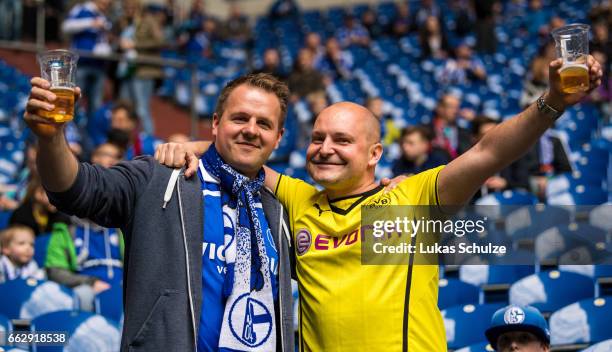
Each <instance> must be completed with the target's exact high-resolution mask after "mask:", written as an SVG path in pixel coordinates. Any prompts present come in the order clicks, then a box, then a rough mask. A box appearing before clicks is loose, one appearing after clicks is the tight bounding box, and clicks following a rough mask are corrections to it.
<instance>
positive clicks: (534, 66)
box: [519, 56, 548, 107]
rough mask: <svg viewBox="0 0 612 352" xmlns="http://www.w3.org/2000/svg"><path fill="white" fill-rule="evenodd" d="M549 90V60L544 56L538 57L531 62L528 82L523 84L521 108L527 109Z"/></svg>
mask: <svg viewBox="0 0 612 352" xmlns="http://www.w3.org/2000/svg"><path fill="white" fill-rule="evenodd" d="M546 88H548V60H547V59H546V58H544V57H542V56H536V57H535V58H534V59H533V61H531V65H530V71H529V73H528V74H527V80H526V81H525V82H524V83H523V92H522V93H521V98H520V100H519V103H520V105H521V107H527V106H528V105H529V104H531V103H533V102H534V101H536V99H538V98H539V97H540V96H541V95H542V94H544V92H545V91H546Z"/></svg>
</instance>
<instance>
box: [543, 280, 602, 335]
mask: <svg viewBox="0 0 612 352" xmlns="http://www.w3.org/2000/svg"><path fill="white" fill-rule="evenodd" d="M568 287H571V286H568ZM610 326H612V297H601V298H595V299H584V300H581V301H578V302H576V303H573V304H570V305H568V306H565V307H563V308H561V309H559V310H557V311H556V312H554V313H553V314H552V315H551V316H550V333H551V343H552V344H553V345H567V344H577V343H589V344H591V343H597V342H601V341H604V340H607V339H609V338H610V337H612V333H611V332H610V331H611V330H610Z"/></svg>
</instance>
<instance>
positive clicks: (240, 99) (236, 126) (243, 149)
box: [212, 84, 284, 178]
mask: <svg viewBox="0 0 612 352" xmlns="http://www.w3.org/2000/svg"><path fill="white" fill-rule="evenodd" d="M281 123H282V121H281V106H280V102H279V99H278V98H277V96H276V95H275V94H274V93H271V92H267V91H265V90H263V89H261V88H257V87H253V86H250V85H247V84H242V85H240V86H238V87H236V88H234V89H233V90H232V92H231V93H230V94H229V96H228V98H227V101H225V109H224V110H223V115H222V116H218V115H217V114H215V115H214V117H213V126H212V127H213V131H212V132H213V136H214V137H215V146H216V148H217V151H218V152H219V155H221V157H222V158H223V160H224V161H225V162H226V163H228V164H229V165H231V166H232V167H233V168H234V169H236V170H237V171H239V172H241V173H242V174H244V175H245V176H247V177H250V178H253V177H255V176H256V175H257V172H259V170H260V169H261V167H262V166H263V164H264V163H265V162H266V160H268V158H269V157H270V154H272V151H273V150H274V149H276V147H278V143H279V142H280V139H281V137H282V135H283V131H284V129H283V128H282V126H281Z"/></svg>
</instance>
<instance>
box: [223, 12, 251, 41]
mask: <svg viewBox="0 0 612 352" xmlns="http://www.w3.org/2000/svg"><path fill="white" fill-rule="evenodd" d="M221 33H222V37H223V38H224V39H226V40H231V41H232V42H234V43H237V44H242V45H244V44H247V43H248V42H249V41H250V40H251V27H250V25H249V19H248V18H247V17H246V16H245V15H243V14H242V12H241V11H240V7H239V6H238V4H236V3H235V2H232V3H230V7H229V16H228V18H227V20H225V22H224V23H223V26H222V27H221Z"/></svg>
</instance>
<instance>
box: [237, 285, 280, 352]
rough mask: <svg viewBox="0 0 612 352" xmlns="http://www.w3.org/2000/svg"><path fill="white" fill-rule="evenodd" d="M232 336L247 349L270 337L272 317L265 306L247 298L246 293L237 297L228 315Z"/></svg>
mask: <svg viewBox="0 0 612 352" xmlns="http://www.w3.org/2000/svg"><path fill="white" fill-rule="evenodd" d="M229 319H230V321H229V323H230V324H229V325H230V329H231V331H232V334H233V335H234V337H235V338H236V339H238V341H240V342H242V343H243V344H245V345H247V346H249V347H257V346H260V345H261V344H263V343H264V342H266V341H267V340H268V338H269V337H270V333H271V332H272V315H271V314H270V311H268V309H267V308H266V306H265V305H264V304H263V303H261V302H259V301H258V300H256V299H254V298H251V297H249V294H248V293H245V294H243V295H242V296H240V297H238V299H237V300H236V301H235V302H234V304H233V305H232V309H231V310H230V314H229Z"/></svg>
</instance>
